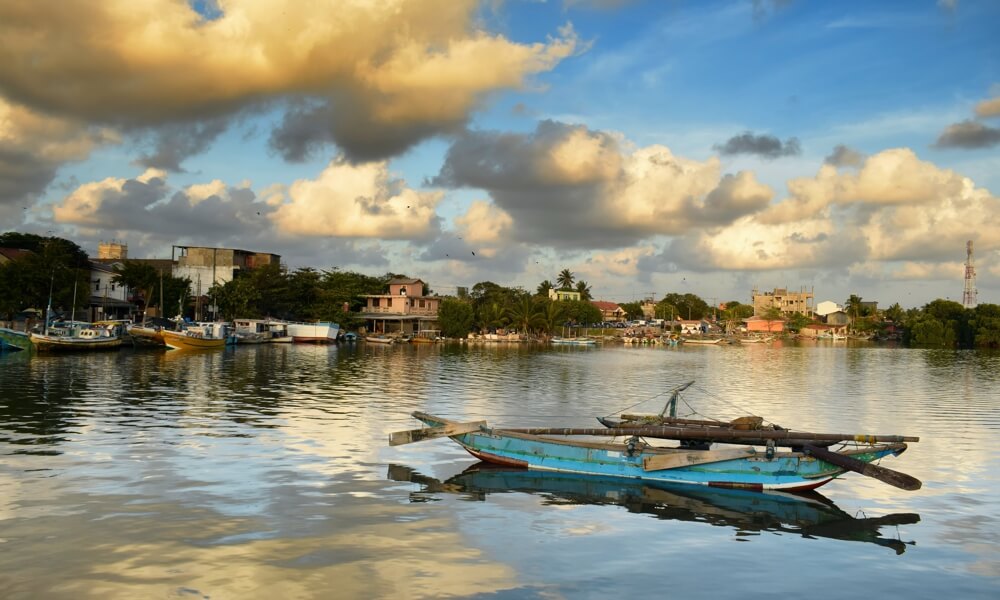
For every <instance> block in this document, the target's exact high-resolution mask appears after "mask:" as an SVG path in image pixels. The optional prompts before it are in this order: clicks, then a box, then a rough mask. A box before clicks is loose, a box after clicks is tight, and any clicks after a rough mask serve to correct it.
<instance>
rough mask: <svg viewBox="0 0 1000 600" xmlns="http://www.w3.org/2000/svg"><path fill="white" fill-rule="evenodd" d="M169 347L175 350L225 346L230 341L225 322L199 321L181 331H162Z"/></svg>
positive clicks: (208, 348)
mask: <svg viewBox="0 0 1000 600" xmlns="http://www.w3.org/2000/svg"><path fill="white" fill-rule="evenodd" d="M161 333H162V334H163V341H164V343H166V345H167V347H169V348H173V349H174V350H210V349H217V348H224V347H225V346H226V343H227V342H229V341H230V338H229V334H228V331H227V328H226V324H225V323H198V324H194V325H188V326H186V327H185V329H183V330H181V331H169V330H166V329H164V330H163V331H162V332H161Z"/></svg>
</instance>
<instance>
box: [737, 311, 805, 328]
mask: <svg viewBox="0 0 1000 600" xmlns="http://www.w3.org/2000/svg"><path fill="white" fill-rule="evenodd" d="M750 314H751V315H752V314H753V307H752V306H751V307H750ZM809 323H812V319H810V318H809V317H807V316H805V315H803V314H799V313H796V314H794V315H792V316H791V317H789V319H788V328H789V329H791V330H793V331H798V330H800V329H802V328H803V327H805V326H806V325H808V324H809Z"/></svg>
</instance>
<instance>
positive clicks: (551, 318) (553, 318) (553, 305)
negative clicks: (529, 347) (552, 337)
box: [538, 300, 566, 333]
mask: <svg viewBox="0 0 1000 600" xmlns="http://www.w3.org/2000/svg"><path fill="white" fill-rule="evenodd" d="M565 306H566V305H565V304H564V303H562V302H552V301H551V300H548V301H545V306H544V307H543V308H542V312H541V315H540V318H539V320H538V325H539V327H541V329H542V331H544V332H545V333H552V332H553V331H555V329H556V327H559V325H561V324H562V323H563V321H565V316H564V313H565V311H564V307H565Z"/></svg>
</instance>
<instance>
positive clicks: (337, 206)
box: [271, 159, 442, 240]
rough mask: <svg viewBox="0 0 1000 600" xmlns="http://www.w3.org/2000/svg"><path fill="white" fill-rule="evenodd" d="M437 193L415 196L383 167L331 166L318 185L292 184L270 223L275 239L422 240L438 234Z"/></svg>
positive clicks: (305, 181) (315, 182) (341, 163)
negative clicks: (281, 235)
mask: <svg viewBox="0 0 1000 600" xmlns="http://www.w3.org/2000/svg"><path fill="white" fill-rule="evenodd" d="M441 198H442V194H441V193H440V192H419V191H416V190H413V189H410V188H407V187H406V182H404V181H401V180H398V179H393V178H392V177H391V176H390V174H389V171H388V167H387V166H386V164H385V163H384V162H377V163H375V162H373V163H364V164H360V165H351V164H349V163H347V162H346V161H345V160H343V159H338V160H334V161H332V162H331V163H330V164H329V165H328V166H327V167H326V169H324V170H323V172H322V173H320V175H319V177H318V178H316V179H302V180H298V181H296V182H295V183H293V184H292V185H291V186H290V188H289V191H288V200H287V201H286V202H285V203H283V204H281V205H280V206H278V207H277V208H276V209H275V211H274V214H273V215H272V217H271V218H272V219H273V221H274V223H275V225H276V227H277V230H278V232H279V233H282V234H285V235H296V236H302V235H304V236H337V237H347V238H376V239H393V240H402V239H408V240H424V239H430V238H433V237H434V236H435V235H437V233H438V231H439V230H440V219H439V217H438V216H437V214H436V212H435V209H436V207H437V204H438V202H440V200H441Z"/></svg>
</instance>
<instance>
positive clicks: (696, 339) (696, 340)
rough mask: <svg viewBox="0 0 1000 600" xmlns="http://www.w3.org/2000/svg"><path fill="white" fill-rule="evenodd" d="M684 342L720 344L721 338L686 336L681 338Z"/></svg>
mask: <svg viewBox="0 0 1000 600" xmlns="http://www.w3.org/2000/svg"><path fill="white" fill-rule="evenodd" d="M683 341H684V343H685V344H704V345H714V344H721V343H722V342H723V340H722V338H700V337H686V338H683Z"/></svg>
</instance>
